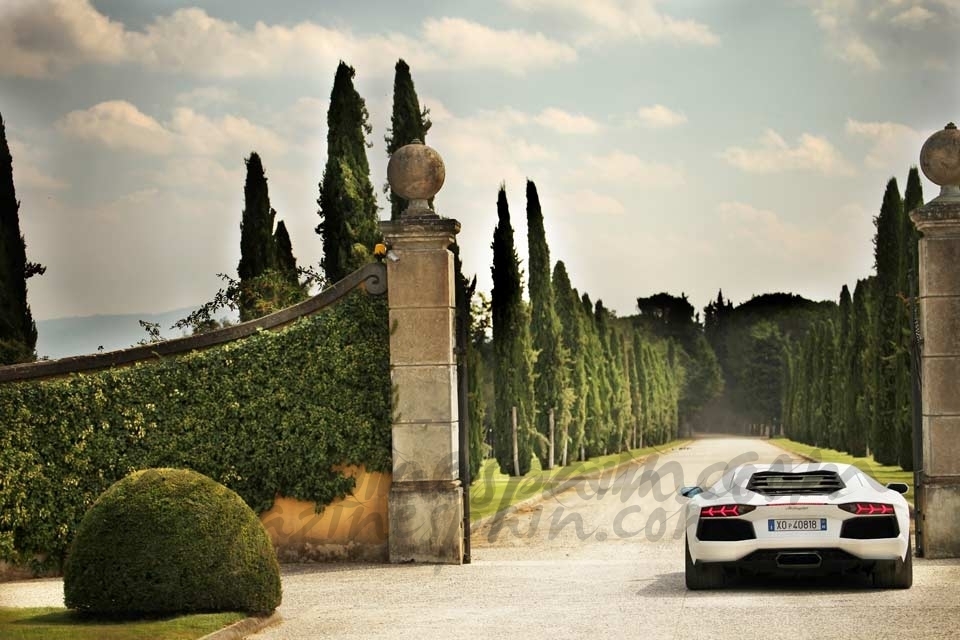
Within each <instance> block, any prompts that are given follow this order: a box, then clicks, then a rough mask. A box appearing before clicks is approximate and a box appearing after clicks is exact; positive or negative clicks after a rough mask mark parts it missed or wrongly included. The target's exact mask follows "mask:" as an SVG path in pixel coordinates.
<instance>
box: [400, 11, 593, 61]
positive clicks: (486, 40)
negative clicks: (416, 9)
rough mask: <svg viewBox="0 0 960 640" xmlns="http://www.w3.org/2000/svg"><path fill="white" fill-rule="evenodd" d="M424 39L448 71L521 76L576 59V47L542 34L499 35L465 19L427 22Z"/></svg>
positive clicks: (515, 31) (424, 26)
mask: <svg viewBox="0 0 960 640" xmlns="http://www.w3.org/2000/svg"><path fill="white" fill-rule="evenodd" d="M423 39H424V41H425V42H426V43H427V44H428V45H430V46H431V47H432V50H433V52H435V53H436V55H438V56H440V57H441V59H442V60H443V61H444V63H443V64H442V66H445V67H454V68H488V69H499V70H501V71H506V72H507V73H512V74H521V75H522V74H524V73H526V72H527V71H530V70H532V69H536V68H540V67H549V66H553V65H555V64H560V63H567V62H573V61H575V60H576V59H577V52H576V50H575V49H574V48H573V47H571V46H569V45H566V44H563V43H561V42H557V41H556V40H551V39H550V38H548V37H546V36H544V35H543V34H541V33H527V32H525V31H519V30H516V29H509V30H506V31H500V30H497V29H491V28H490V27H486V26H484V25H481V24H477V23H476V22H470V21H469V20H464V19H462V18H440V19H429V20H427V21H426V22H424V25H423ZM397 57H399V56H394V58H397Z"/></svg>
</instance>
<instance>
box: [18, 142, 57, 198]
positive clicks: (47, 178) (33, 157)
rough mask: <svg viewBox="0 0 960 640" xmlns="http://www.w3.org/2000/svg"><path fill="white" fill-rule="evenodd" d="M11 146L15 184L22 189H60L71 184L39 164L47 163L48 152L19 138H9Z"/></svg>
mask: <svg viewBox="0 0 960 640" xmlns="http://www.w3.org/2000/svg"><path fill="white" fill-rule="evenodd" d="M7 145H8V146H9V147H10V156H11V157H12V158H13V184H14V186H15V187H17V188H21V189H35V190H37V191H60V190H62V189H66V188H67V187H69V186H70V185H69V184H68V183H66V182H64V181H63V180H60V179H59V178H55V177H53V176H51V175H49V174H47V173H45V172H44V171H43V170H41V169H40V167H39V166H38V165H39V164H41V163H44V164H45V162H44V161H45V160H47V159H48V158H47V157H46V155H47V154H45V153H43V152H39V151H37V149H36V148H35V147H30V146H28V145H26V144H25V143H23V142H21V141H20V140H19V139H18V138H14V137H12V136H11V137H10V138H8V139H7Z"/></svg>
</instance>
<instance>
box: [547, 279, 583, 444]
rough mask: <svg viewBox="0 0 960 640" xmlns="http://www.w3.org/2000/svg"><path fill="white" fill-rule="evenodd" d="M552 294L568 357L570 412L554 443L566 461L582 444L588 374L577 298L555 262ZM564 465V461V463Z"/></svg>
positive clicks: (562, 423) (561, 425)
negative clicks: (565, 454)
mask: <svg viewBox="0 0 960 640" xmlns="http://www.w3.org/2000/svg"><path fill="white" fill-rule="evenodd" d="M553 291H554V297H555V298H556V300H555V302H556V309H557V316H558V317H559V319H560V325H561V327H562V330H563V335H562V339H563V348H564V350H565V351H566V352H567V354H568V355H569V356H570V357H568V359H567V360H566V362H565V368H566V369H567V376H568V379H569V392H570V394H569V395H570V402H569V405H570V411H569V418H568V419H567V420H566V421H564V422H558V423H557V424H558V425H560V433H561V434H562V439H561V440H560V441H559V443H558V444H557V448H558V450H559V451H561V452H562V451H563V450H564V444H563V443H564V442H566V447H567V448H566V450H567V454H568V459H572V458H574V457H576V454H577V452H578V451H580V446H581V445H582V444H583V438H584V433H585V426H586V419H587V405H586V401H587V393H588V387H587V372H586V366H585V363H584V358H583V352H584V349H585V348H586V336H585V335H584V333H583V325H582V322H581V318H580V313H579V307H580V299H579V297H578V296H577V293H576V291H574V289H573V287H572V286H571V285H570V277H569V276H568V275H567V267H566V265H564V263H563V262H562V261H559V260H558V261H557V263H556V265H554V268H553ZM564 462H566V461H564Z"/></svg>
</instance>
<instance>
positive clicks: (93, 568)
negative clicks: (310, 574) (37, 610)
mask: <svg viewBox="0 0 960 640" xmlns="http://www.w3.org/2000/svg"><path fill="white" fill-rule="evenodd" d="M63 590H64V596H65V600H66V604H67V607H69V608H71V609H76V610H78V611H81V612H84V613H92V614H99V615H120V616H125V615H142V614H173V613H186V612H194V611H246V612H249V613H259V614H265V613H269V612H271V611H273V610H274V609H276V608H277V605H279V604H280V567H279V565H278V564H277V557H276V554H275V553H274V551H273V545H272V544H271V542H270V538H269V536H268V535H267V532H266V530H265V529H264V528H263V525H262V524H260V521H259V520H258V519H257V515H256V514H255V513H254V512H253V511H252V510H251V509H250V507H248V506H247V505H246V504H245V503H244V502H243V499H241V498H240V496H238V495H237V494H236V493H234V492H233V491H231V490H230V489H227V488H226V487H225V486H223V485H222V484H219V483H217V482H215V481H213V480H211V479H210V478H208V477H206V476H204V475H201V474H199V473H196V472H194V471H190V470H187V469H146V470H144V471H137V472H135V473H132V474H130V475H129V476H127V477H126V478H124V479H123V480H120V481H119V482H117V483H115V484H114V485H113V486H111V487H110V488H109V489H107V490H106V491H105V492H104V494H103V495H102V496H100V498H99V499H98V500H97V501H96V502H95V503H94V504H93V506H92V507H90V510H89V511H87V513H86V515H84V517H83V520H82V521H81V522H80V526H79V528H78V529H77V535H76V538H75V539H74V541H73V543H72V544H71V546H70V552H69V554H68V555H67V561H66V564H65V565H64V575H63Z"/></svg>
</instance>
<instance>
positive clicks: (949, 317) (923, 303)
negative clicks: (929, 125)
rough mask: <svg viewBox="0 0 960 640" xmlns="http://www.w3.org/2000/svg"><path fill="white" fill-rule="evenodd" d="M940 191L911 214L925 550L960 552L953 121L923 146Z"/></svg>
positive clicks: (958, 223) (959, 169)
mask: <svg viewBox="0 0 960 640" xmlns="http://www.w3.org/2000/svg"><path fill="white" fill-rule="evenodd" d="M920 168H921V169H922V170H923V173H924V174H925V175H926V176H927V178H929V179H930V180H931V181H932V182H934V183H936V184H938V185H940V186H941V190H940V195H939V196H938V197H937V198H934V199H933V200H931V201H930V202H928V203H927V204H926V205H924V206H922V207H920V208H919V209H917V210H916V211H913V212H911V213H910V217H911V219H912V220H913V222H914V224H915V225H916V226H917V229H918V230H919V231H920V232H921V233H922V234H923V237H922V238H921V239H920V271H919V273H920V317H921V320H920V322H921V330H922V332H923V352H922V357H923V360H922V371H923V378H922V379H923V398H922V406H923V470H922V473H921V476H920V477H921V484H922V491H923V494H922V496H920V498H921V503H920V504H922V505H923V515H924V520H923V532H924V533H923V535H924V555H925V556H926V557H929V558H956V557H960V186H958V185H960V132H958V131H957V127H956V126H955V125H954V124H953V123H952V122H951V123H950V124H948V125H947V127H946V128H945V129H944V130H942V131H938V132H936V133H934V134H933V135H932V136H930V138H929V139H928V140H927V141H926V143H924V145H923V149H922V150H921V151H920Z"/></svg>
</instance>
